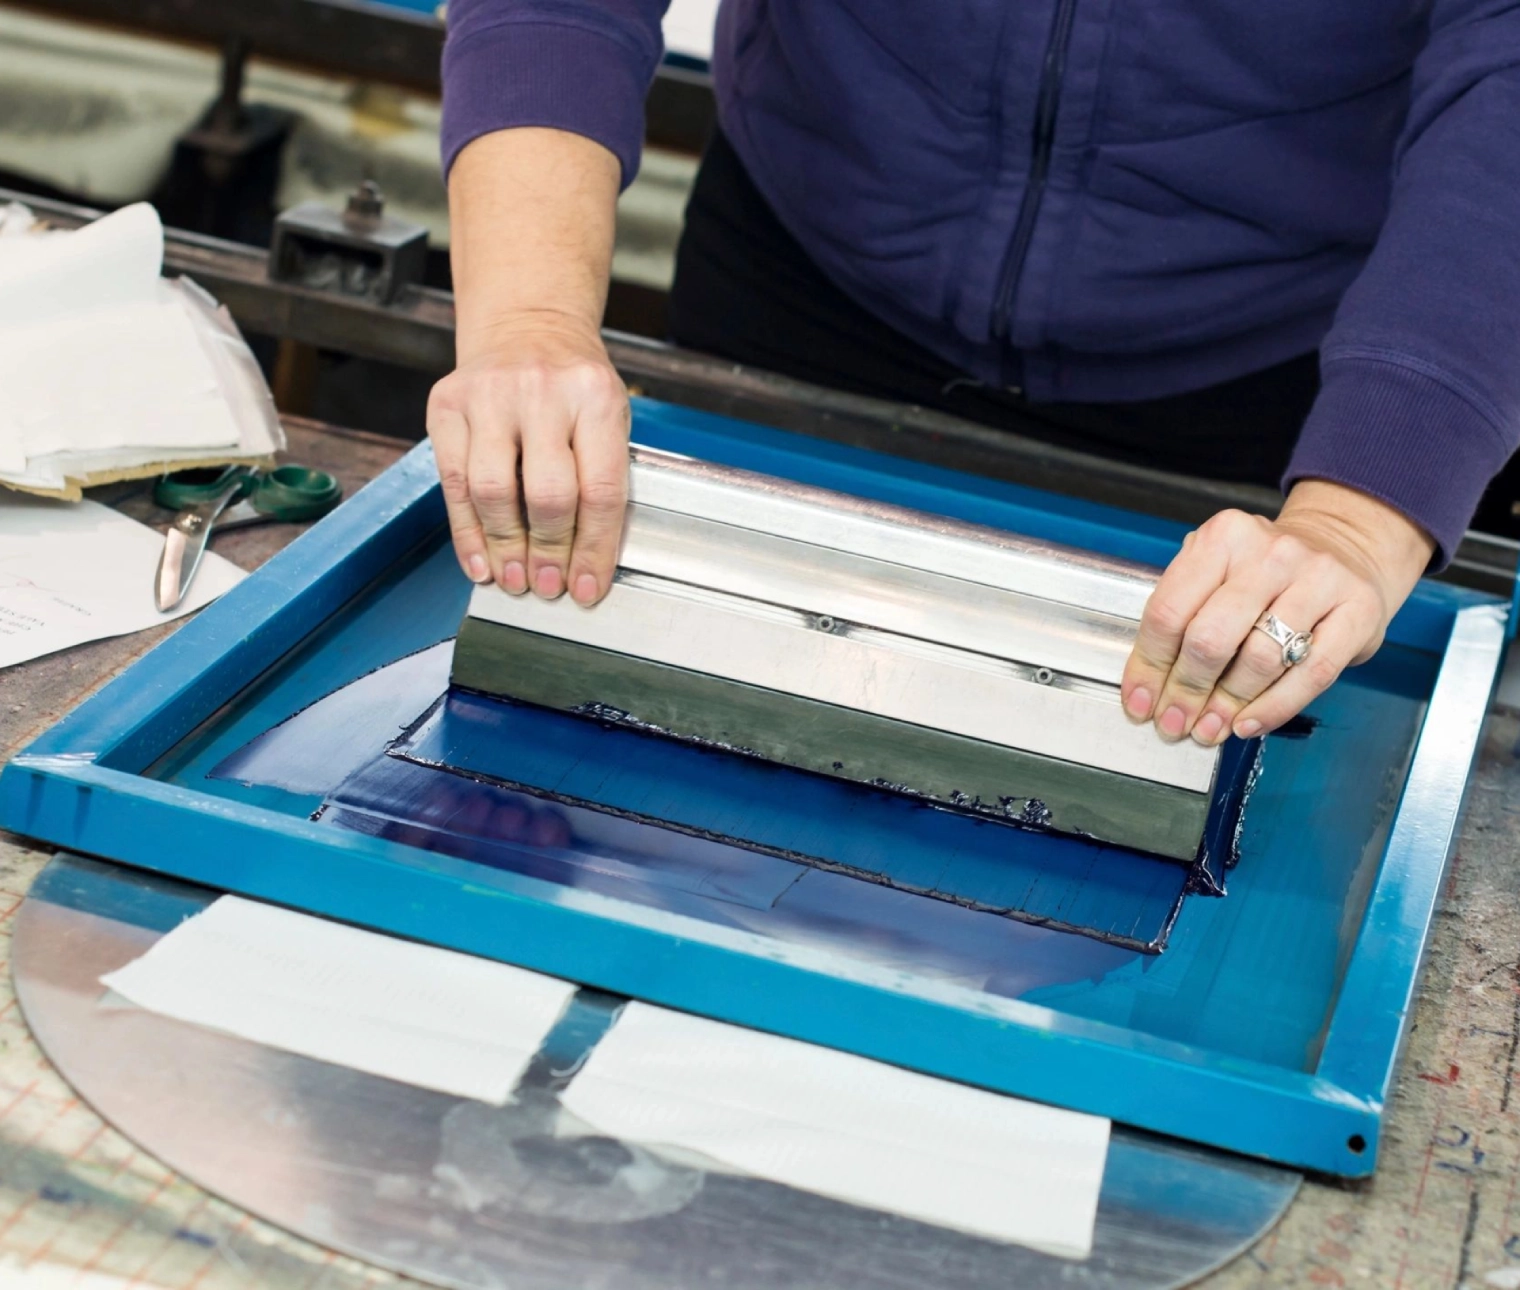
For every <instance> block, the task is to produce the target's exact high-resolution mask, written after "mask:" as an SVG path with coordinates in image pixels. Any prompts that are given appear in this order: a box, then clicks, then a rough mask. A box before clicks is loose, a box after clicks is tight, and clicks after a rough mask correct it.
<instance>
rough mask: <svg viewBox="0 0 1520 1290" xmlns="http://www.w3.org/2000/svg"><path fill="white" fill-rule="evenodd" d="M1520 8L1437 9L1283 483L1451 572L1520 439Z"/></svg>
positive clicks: (1500, 2) (1453, 5)
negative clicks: (1341, 507)
mask: <svg viewBox="0 0 1520 1290" xmlns="http://www.w3.org/2000/svg"><path fill="white" fill-rule="evenodd" d="M1517 123H1520V5H1516V4H1514V3H1513V2H1512V0H1436V2H1435V5H1434V7H1433V10H1432V16H1431V29H1430V36H1429V39H1428V42H1427V44H1426V46H1425V49H1424V50H1423V52H1422V53H1421V55H1420V57H1419V58H1418V60H1417V61H1416V63H1415V66H1414V70H1413V76H1412V83H1411V88H1410V107H1409V115H1408V119H1407V122H1406V124H1405V127H1404V131H1403V134H1402V136H1401V138H1400V141H1399V145H1398V151H1397V154H1396V159H1395V169H1394V176H1393V190H1392V199H1391V204H1390V207H1389V213H1388V217H1387V220H1386V222H1385V223H1384V225H1383V228H1382V231H1381V233H1380V234H1379V236H1378V239H1377V243H1376V245H1375V246H1374V248H1373V250H1372V254H1371V256H1370V257H1369V258H1368V261H1367V264H1366V265H1365V267H1364V268H1363V270H1362V272H1361V274H1360V275H1359V276H1358V278H1357V279H1356V281H1355V282H1354V283H1353V284H1352V286H1351V288H1350V290H1349V291H1347V293H1346V295H1345V298H1344V299H1343V300H1342V302H1341V306H1340V309H1339V311H1338V312H1337V314H1336V318H1335V322H1334V325H1333V326H1332V327H1331V329H1330V332H1329V334H1328V336H1327V337H1326V338H1325V342H1324V344H1323V346H1322V347H1321V351H1320V369H1321V375H1322V379H1323V384H1322V387H1321V391H1320V395H1319V398H1318V400H1317V401H1316V403H1315V405H1314V407H1313V410H1312V411H1311V412H1310V414H1309V418H1308V420H1307V422H1306V423H1305V425H1304V429H1303V433H1302V434H1301V436H1300V438H1299V442H1298V447H1297V449H1296V451H1295V452H1294V455H1293V458H1292V460H1291V462H1290V463H1289V466H1288V471H1287V474H1286V475H1285V477H1284V480H1283V484H1284V487H1287V486H1290V485H1291V484H1293V483H1294V482H1295V481H1297V480H1299V479H1305V478H1313V479H1326V480H1331V481H1333V482H1336V483H1342V484H1347V485H1350V486H1351V487H1354V488H1357V489H1360V490H1362V491H1363V492H1366V493H1370V494H1371V495H1372V496H1374V497H1378V498H1380V499H1382V500H1383V501H1385V502H1387V503H1389V504H1390V505H1392V506H1394V507H1396V508H1397V509H1398V510H1400V511H1402V512H1403V513H1404V514H1405V515H1407V516H1409V517H1410V518H1411V519H1413V520H1414V521H1415V522H1416V523H1418V524H1420V525H1421V526H1422V527H1423V528H1424V529H1425V530H1426V532H1428V533H1429V534H1430V535H1431V536H1432V537H1433V538H1434V539H1435V540H1436V543H1437V546H1438V551H1437V554H1436V561H1437V563H1438V564H1442V565H1444V564H1445V563H1446V562H1448V561H1449V560H1450V559H1451V557H1452V554H1453V553H1454V552H1455V550H1456V547H1457V544H1458V542H1460V541H1461V538H1462V534H1463V532H1464V531H1465V530H1466V528H1467V526H1468V524H1469V523H1470V522H1471V520H1472V516H1473V512H1474V511H1475V510H1476V509H1477V505H1478V502H1479V500H1480V499H1481V497H1482V494H1483V490H1484V488H1485V487H1486V486H1487V485H1488V483H1489V481H1490V479H1492V477H1493V476H1494V475H1495V474H1497V473H1498V471H1499V469H1500V467H1502V466H1503V464H1504V462H1505V460H1506V458H1507V457H1508V456H1509V454H1510V453H1511V452H1512V451H1513V450H1514V449H1515V447H1516V444H1517V442H1520V142H1517V139H1520V136H1517V134H1516V126H1517Z"/></svg>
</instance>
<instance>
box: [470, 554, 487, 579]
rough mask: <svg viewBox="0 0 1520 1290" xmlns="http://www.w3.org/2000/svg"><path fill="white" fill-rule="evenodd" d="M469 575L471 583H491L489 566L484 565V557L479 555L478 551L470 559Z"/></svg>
mask: <svg viewBox="0 0 1520 1290" xmlns="http://www.w3.org/2000/svg"><path fill="white" fill-rule="evenodd" d="M469 575H470V581H471V582H490V581H491V569H490V566H488V565H487V564H486V558H485V556H483V555H481V554H480V553H479V552H478V551H477V552H476V553H475V554H474V555H472V556H471V557H470V569H469Z"/></svg>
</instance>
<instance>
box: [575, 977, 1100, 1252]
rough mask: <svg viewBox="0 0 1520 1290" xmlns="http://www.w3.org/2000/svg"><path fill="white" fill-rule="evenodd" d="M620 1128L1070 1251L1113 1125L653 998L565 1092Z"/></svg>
mask: <svg viewBox="0 0 1520 1290" xmlns="http://www.w3.org/2000/svg"><path fill="white" fill-rule="evenodd" d="M561 1101H562V1103H563V1104H564V1105H565V1107H566V1108H567V1109H568V1110H569V1111H571V1112H572V1113H573V1114H574V1115H577V1116H579V1117H580V1118H581V1119H583V1120H585V1121H586V1122H587V1123H589V1124H591V1125H593V1126H595V1127H596V1128H597V1129H598V1130H600V1131H601V1132H603V1133H605V1134H607V1135H608V1136H609V1137H614V1138H623V1139H629V1140H633V1141H636V1142H640V1143H643V1144H645V1145H647V1146H652V1147H659V1146H665V1147H671V1148H678V1149H680V1150H681V1151H683V1152H692V1151H694V1152H698V1153H700V1154H701V1155H704V1156H707V1157H709V1158H710V1159H712V1160H715V1161H717V1162H719V1163H720V1164H721V1165H724V1166H727V1167H729V1168H732V1169H737V1170H739V1171H741V1172H743V1173H747V1174H752V1175H755V1176H758V1177H761V1178H768V1179H770V1180H772V1181H774V1182H779V1183H785V1184H786V1185H788V1186H791V1187H796V1188H799V1189H801V1190H804V1191H811V1192H816V1193H818V1194H820V1195H824V1196H829V1197H833V1198H834V1199H836V1200H842V1201H847V1202H850V1203H852V1204H856V1205H862V1206H866V1207H868V1208H871V1209H878V1210H884V1211H886V1212H888V1213H893V1214H901V1215H904V1216H906V1217H909V1218H916V1219H920V1220H922V1221H924V1222H927V1223H934V1224H938V1225H940V1226H943V1227H951V1228H956V1229H958V1230H961V1231H964V1232H969V1233H971V1234H973V1235H976V1236H982V1237H986V1238H989V1239H991V1240H996V1241H1009V1242H1014V1243H1017V1244H1020V1245H1028V1246H1033V1247H1034V1248H1036V1249H1040V1250H1044V1251H1046V1252H1048V1253H1051V1254H1057V1255H1061V1256H1063V1257H1067V1258H1084V1257H1086V1256H1087V1255H1088V1254H1089V1253H1090V1252H1091V1250H1092V1236H1093V1225H1094V1222H1095V1221H1096V1216H1097V1208H1098V1193H1099V1190H1100V1189H1101V1186H1102V1182H1103V1166H1104V1162H1105V1160H1106V1159H1107V1154H1108V1132H1109V1122H1108V1121H1107V1120H1105V1119H1102V1118H1099V1117H1097V1116H1091V1115H1081V1114H1078V1113H1077V1112H1074V1111H1063V1110H1058V1109H1056V1108H1054V1107H1048V1106H1042V1105H1040V1104H1039V1103H1035V1102H1026V1101H1022V1100H1020V1099H1018V1098H1011V1097H1002V1096H999V1095H998V1094H995V1093H988V1092H985V1091H983V1090H981V1089H973V1088H968V1087H966V1086H965V1085H962V1084H953V1083H950V1082H947V1081H945V1080H938V1079H933V1078H931V1077H929V1076H926V1075H919V1074H915V1073H913V1072H911V1071H904V1070H900V1069H898V1068H896V1067H893V1066H887V1065H884V1064H882V1063H880V1062H873V1061H869V1060H867V1059H865V1058H862V1057H855V1056H852V1055H850V1054H848V1053H840V1052H835V1051H833V1050H832V1049H827V1048H819V1047H816V1046H814V1045H811V1044H804V1043H799V1042H797V1041H795V1040H791V1039H782V1038H778V1037H776V1036H774V1035H765V1034H760V1033H759V1032H757V1031H752V1030H745V1029H743V1028H742V1027H738V1026H729V1025H724V1024H722V1023H720V1022H716V1021H709V1020H706V1019H704V1018H701V1017H692V1016H688V1015H687V1014H685V1013H679V1012H671V1011H668V1010H666V1009H663V1008H655V1007H651V1006H649V1005H646V1004H641V1003H630V1004H628V1005H627V1007H626V1008H624V1010H623V1012H622V1014H621V1016H620V1017H619V1018H618V1020H617V1022H616V1024H614V1026H613V1027H612V1029H611V1030H610V1031H609V1032H608V1033H607V1035H606V1036H604V1037H603V1038H602V1040H601V1041H600V1042H599V1043H598V1044H597V1046H596V1048H595V1049H594V1050H593V1051H592V1054H591V1056H590V1058H589V1059H588V1060H587V1062H586V1065H585V1066H584V1068H583V1069H582V1070H581V1072H580V1073H579V1074H578V1075H577V1076H576V1077H575V1079H574V1080H573V1081H572V1082H571V1084H570V1087H569V1089H568V1090H567V1091H566V1092H565V1093H564V1094H563V1095H562V1097H561Z"/></svg>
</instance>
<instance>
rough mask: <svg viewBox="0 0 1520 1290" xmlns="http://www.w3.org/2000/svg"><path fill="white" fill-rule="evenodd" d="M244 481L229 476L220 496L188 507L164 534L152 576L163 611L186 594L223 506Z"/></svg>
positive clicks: (171, 606) (234, 494)
mask: <svg viewBox="0 0 1520 1290" xmlns="http://www.w3.org/2000/svg"><path fill="white" fill-rule="evenodd" d="M240 492H241V485H240V483H239V481H237V480H230V481H229V482H228V485H227V488H226V490H225V491H224V492H222V493H221V494H220V495H219V496H217V497H214V498H212V499H211V500H209V501H205V502H201V503H200V504H199V505H197V506H190V507H187V508H186V509H185V510H182V511H181V512H180V513H179V515H178V516H176V517H175V520H174V523H173V524H172V525H171V526H170V528H169V532H168V533H167V535H165V537H164V550H163V554H162V555H160V556H159V558H158V574H157V576H156V577H155V578H154V580H153V593H154V599H155V601H156V603H157V605H158V609H159V612H160V613H167V612H168V611H169V610H171V609H173V608H174V606H175V605H177V604H179V602H180V601H181V600H183V599H184V598H185V591H186V590H187V589H188V588H189V586H190V579H191V578H193V577H195V571H196V569H197V568H198V567H199V566H200V562H201V556H203V555H204V554H205V553H206V543H207V542H208V541H209V540H210V538H211V529H212V526H213V525H214V524H215V523H216V519H217V516H219V515H220V514H221V513H222V508H223V507H225V506H226V505H227V503H228V502H230V501H231V500H232V499H233V498H234V497H237V496H239V494H240Z"/></svg>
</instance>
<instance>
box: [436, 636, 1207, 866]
mask: <svg viewBox="0 0 1520 1290" xmlns="http://www.w3.org/2000/svg"><path fill="white" fill-rule="evenodd" d="M451 680H452V683H453V684H454V685H457V686H460V687H462V688H464V689H468V690H475V691H478V692H481V693H484V694H492V695H497V696H501V697H504V698H509V699H514V700H518V701H521V702H525V703H532V704H535V705H537V706H540V707H545V708H552V709H556V710H558V711H562V712H572V713H577V714H579V715H583V716H589V717H600V718H601V719H603V720H618V719H620V714H621V716H622V717H625V718H627V719H630V720H629V724H637V725H638V726H640V727H643V728H648V729H650V730H651V731H653V732H658V733H659V734H661V735H664V736H666V737H669V738H674V739H681V740H685V741H688V742H694V743H702V744H706V745H710V746H716V747H720V748H726V749H730V750H734V751H738V752H743V753H747V754H749V755H752V756H757V757H760V758H763V759H765V760H767V761H773V762H777V763H780V764H782V765H786V766H791V767H795V768H797V769H799V770H806V771H812V772H814V773H817V774H822V775H830V776H833V777H835V778H838V779H846V780H851V781H854V782H856V783H861V784H866V785H870V786H872V787H877V788H883V789H888V790H895V791H899V792H907V793H911V794H914V795H916V796H920V797H924V798H928V799H931V800H933V801H935V802H936V803H938V804H941V805H946V806H956V807H959V808H961V809H968V810H973V811H975V810H976V809H977V807H976V805H975V804H976V803H980V806H981V810H982V812H983V813H985V814H988V815H997V814H1003V815H1005V817H1011V818H1015V819H1016V818H1018V817H1019V816H1020V815H1021V813H1023V812H1024V811H1025V809H1026V805H1028V809H1029V818H1031V819H1033V820H1036V821H1039V822H1041V823H1043V824H1044V826H1045V827H1047V828H1050V829H1053V830H1055V831H1057V832H1068V833H1076V834H1080V835H1083V836H1086V837H1089V838H1093V839H1096V840H1098V841H1101V842H1111V843H1114V844H1116V845H1119V846H1125V847H1130V848H1133V849H1135V850H1137V851H1144V852H1147V853H1150V854H1153V855H1160V856H1165V857H1167V858H1169V859H1173V860H1178V861H1181V862H1183V863H1190V862H1191V861H1192V860H1193V859H1194V858H1195V857H1196V855H1197V854H1198V849H1199V845H1200V842H1201V840H1202V837H1203V831H1204V827H1205V824H1206V822H1207V817H1208V810H1209V796H1208V794H1204V793H1194V792H1189V791H1187V790H1185V789H1180V788H1174V787H1171V786H1168V785H1159V784H1154V783H1146V782H1144V781H1140V780H1136V779H1133V778H1131V777H1129V776H1125V775H1118V774H1115V773H1113V772H1111V771H1104V770H1097V769H1094V768H1092V767H1089V766H1081V765H1078V764H1075V763H1072V762H1065V761H1057V760H1055V759H1053V758H1049V757H1041V756H1038V755H1036V754H1032V753H1027V752H1021V751H1019V750H1017V749H1011V748H1004V747H1000V746H998V745H995V744H988V743H983V742H981V741H979V740H975V739H969V738H966V737H965V736H962V735H956V734H950V733H946V732H944V731H939V730H933V729H929V728H927V727H923V726H916V725H908V724H906V723H903V722H899V721H893V720H890V719H888V718H885V717H879V716H875V715H873V714H870V713H865V712H859V711H856V710H854V709H850V708H843V707H837V706H835V705H832V704H827V703H821V702H818V701H816V700H813V699H806V698H800V697H798V696H796V695H792V694H785V693H781V692H779V691H775V690H766V689H761V688H759V687H756V686H751V685H746V684H743V683H740V682H735V681H728V680H724V679H722V678H718V677H713V676H707V675H704V674H702V673H697V672H690V671H686V670H683V669H681V668H676V667H671V666H668V665H666V664H663V663H656V662H652V661H650V660H648V659H643V658H636V657H633V656H631V655H625V654H617V653H614V652H612V651H609V650H603V649H600V648H597V647H595V646H588V645H581V644H577V643H573V642H569V641H564V640H559V639H556V638H554V637H549V636H544V635H542V634H540V633H538V632H530V631H525V630H523V629H521V628H515V627H508V626H505V625H503V624H500V623H493V622H489V621H487V620H484V619H479V618H467V619H466V620H465V622H464V624H463V625H462V626H461V628H460V633H459V638H458V640H457V642H456V643H455V648H454V665H453V672H452V677H451ZM1029 804H1032V805H1029Z"/></svg>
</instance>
